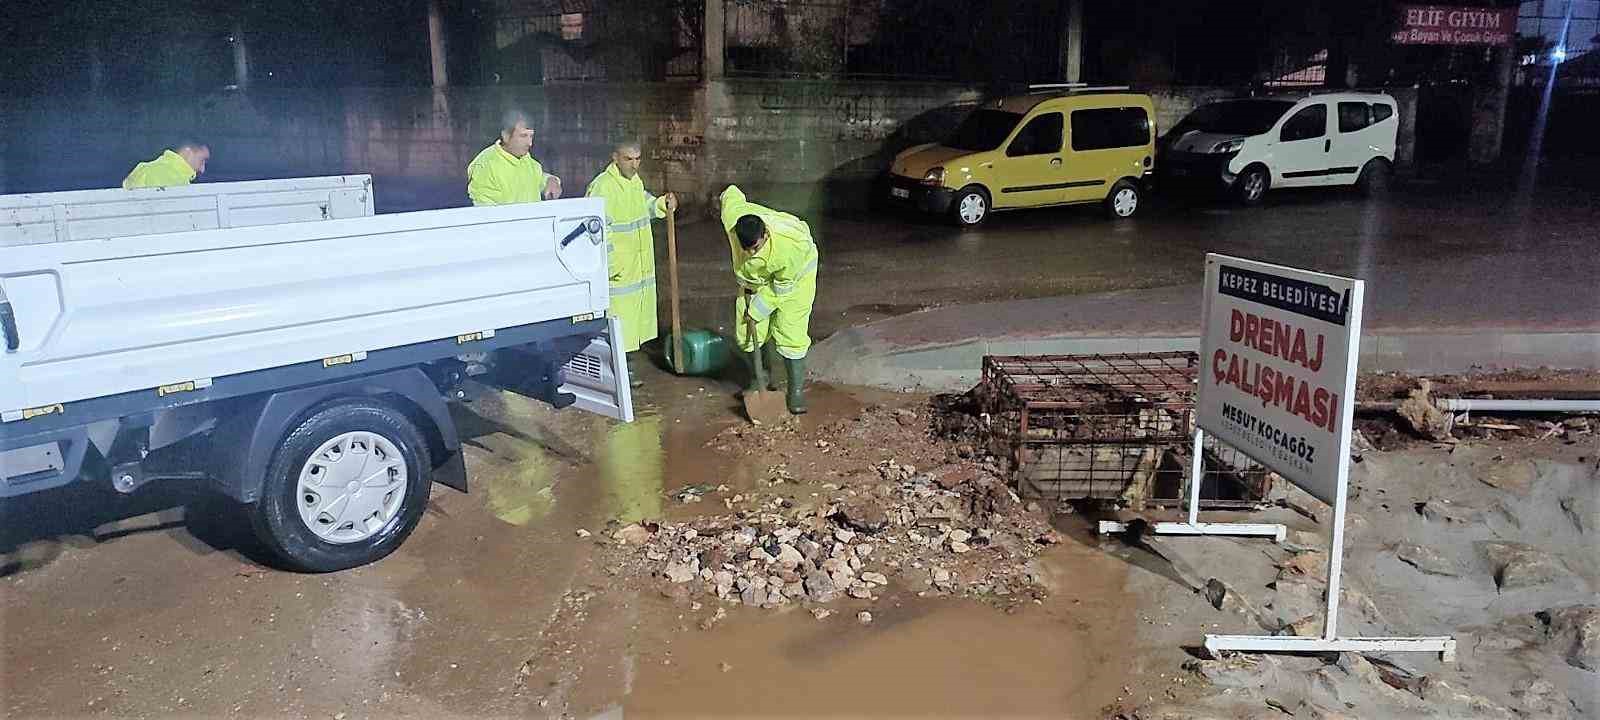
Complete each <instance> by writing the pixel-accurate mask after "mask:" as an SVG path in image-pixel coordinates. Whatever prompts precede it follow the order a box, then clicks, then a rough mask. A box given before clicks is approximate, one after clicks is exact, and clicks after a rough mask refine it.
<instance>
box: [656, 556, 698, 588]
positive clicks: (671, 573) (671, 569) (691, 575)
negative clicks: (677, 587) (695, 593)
mask: <svg viewBox="0 0 1600 720" xmlns="http://www.w3.org/2000/svg"><path fill="white" fill-rule="evenodd" d="M664 574H665V575H666V576H667V579H668V580H671V581H672V582H674V583H686V582H689V581H690V580H693V579H695V576H697V575H699V574H700V561H699V560H690V561H688V562H673V563H667V569H666V571H665V573H664Z"/></svg>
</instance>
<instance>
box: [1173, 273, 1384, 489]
mask: <svg viewBox="0 0 1600 720" xmlns="http://www.w3.org/2000/svg"><path fill="white" fill-rule="evenodd" d="M1205 282H1206V285H1205V293H1204V297H1205V307H1204V321H1203V322H1204V328H1203V330H1202V335H1201V340H1200V358H1201V372H1200V390H1199V399H1198V403H1197V415H1198V417H1197V422H1198V423H1199V425H1200V427H1201V428H1203V429H1205V431H1206V432H1208V433H1211V434H1212V435H1213V436H1214V437H1216V438H1217V439H1219V440H1222V441H1223V442H1226V443H1228V444H1229V445H1232V446H1234V447H1236V448H1238V449H1239V450H1241V451H1242V452H1244V453H1245V454H1247V455H1249V456H1250V457H1253V458H1255V459H1256V460H1257V461H1259V462H1260V463H1262V464H1263V465H1266V466H1267V467H1269V468H1271V469H1272V470H1273V471H1275V472H1277V473H1278V474H1280V475H1282V476H1283V477H1284V478H1286V479H1288V480H1289V481H1290V482H1292V483H1294V484H1295V485H1298V486H1300V487H1301V488H1303V489H1304V490H1305V491H1306V492H1309V493H1311V494H1312V495H1314V496H1316V497H1317V498H1318V499H1320V500H1322V501H1324V502H1327V503H1328V504H1330V505H1332V504H1333V503H1334V501H1335V498H1337V497H1339V496H1340V494H1341V491H1342V489H1343V488H1342V487H1341V486H1342V484H1343V479H1344V477H1345V476H1346V474H1347V472H1348V467H1349V461H1348V458H1349V453H1350V446H1349V437H1350V426H1351V415H1352V413H1353V412H1354V409H1355V397H1354V395H1355V385H1356V357H1357V353H1358V352H1359V349H1360V348H1359V346H1360V340H1361V296H1362V282H1361V281H1360V280H1352V279H1350V278H1342V277H1337V276H1334V275H1324V274H1322V273H1314V272H1307V271H1305V270H1296V269H1293V268H1286V267H1282V266H1279V265H1268V264H1266V263H1260V262H1255V261H1252V260H1242V259H1239V258H1234V257H1228V256H1226V255H1217V254H1208V255H1207V256H1206V281H1205Z"/></svg>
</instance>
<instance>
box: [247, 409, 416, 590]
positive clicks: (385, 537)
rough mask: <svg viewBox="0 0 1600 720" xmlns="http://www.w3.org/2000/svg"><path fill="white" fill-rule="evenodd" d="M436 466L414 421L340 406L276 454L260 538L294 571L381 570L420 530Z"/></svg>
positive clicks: (306, 423) (256, 520) (256, 510)
mask: <svg viewBox="0 0 1600 720" xmlns="http://www.w3.org/2000/svg"><path fill="white" fill-rule="evenodd" d="M432 468H433V465H432V463H431V461H430V458H429V457H428V443H427V441H426V440H425V439H424V438H423V436H422V433H421V432H420V431H419V430H418V429H417V426H416V425H415V424H414V423H412V421H411V420H410V419H409V418H407V417H406V415H405V413H403V412H401V411H400V410H399V409H397V408H395V407H392V406H390V405H388V404H386V403H384V402H382V401H381V400H377V399H374V398H341V399H337V400H331V401H329V402H327V403H324V404H322V405H320V406H318V407H316V408H315V409H313V410H312V411H311V413H310V414H309V415H308V416H307V417H306V418H305V419H304V420H302V421H301V422H300V423H298V424H297V425H295V426H294V427H293V429H291V430H290V431H289V432H288V433H287V434H285V435H284V438H283V440H282V441H281V442H280V443H279V444H278V448H277V450H276V451H274V452H273V455H272V462H271V463H270V464H268V466H267V475H266V478H265V479H264V482H263V484H262V487H261V499H260V500H259V501H257V502H256V503H255V504H254V507H253V512H252V513H251V514H252V520H253V524H254V526H255V531H256V536H257V537H258V538H259V539H260V540H261V542H262V544H263V545H265V546H266V548H267V549H268V550H270V551H271V552H272V553H273V554H274V555H276V556H277V558H278V559H279V560H280V561H282V564H283V565H284V566H285V567H286V568H288V569H291V570H299V571H303V572H332V571H334V570H344V569H346V568H352V567H356V566H358V565H365V564H367V563H370V562H374V561H376V560H379V559H381V558H383V557H384V556H386V555H388V554H389V553H391V552H394V549H395V548H397V547H399V546H400V543H403V542H405V539H406V537H407V536H409V535H410V534H411V531H412V530H414V529H416V527H417V521H418V520H419V519H421V517H422V511H423V509H424V507H425V506H426V505H427V503H428V493H429V491H430V489H431V487H430V486H431V485H432V482H433V481H432V479H431V477H430V474H431V471H432Z"/></svg>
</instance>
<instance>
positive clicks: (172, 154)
mask: <svg viewBox="0 0 1600 720" xmlns="http://www.w3.org/2000/svg"><path fill="white" fill-rule="evenodd" d="M210 159H211V148H209V147H207V146H206V144H205V143H202V142H195V141H187V142H183V143H179V144H178V147H177V148H176V149H171V150H164V151H162V152H161V154H160V155H158V156H156V158H155V159H154V160H148V161H145V162H142V163H139V164H138V165H135V166H134V167H133V172H130V173H128V177H126V178H123V180H122V187H123V188H124V189H127V190H132V189H134V188H152V187H173V186H176V185H188V184H189V183H192V182H194V179H195V178H197V177H199V176H201V175H204V174H205V172H206V161H207V160H210Z"/></svg>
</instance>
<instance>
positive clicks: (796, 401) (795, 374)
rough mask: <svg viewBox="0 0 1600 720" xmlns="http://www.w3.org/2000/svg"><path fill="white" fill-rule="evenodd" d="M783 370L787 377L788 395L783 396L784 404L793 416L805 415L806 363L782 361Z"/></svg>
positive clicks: (801, 361)
mask: <svg viewBox="0 0 1600 720" xmlns="http://www.w3.org/2000/svg"><path fill="white" fill-rule="evenodd" d="M783 369H784V370H786V371H787V372H788V375H789V393H788V394H787V395H785V396H784V403H785V404H786V405H788V406H789V412H790V413H791V414H794V415H804V414H806V391H805V385H806V361H805V359H804V358H801V359H799V360H790V359H789V358H784V359H783Z"/></svg>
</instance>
